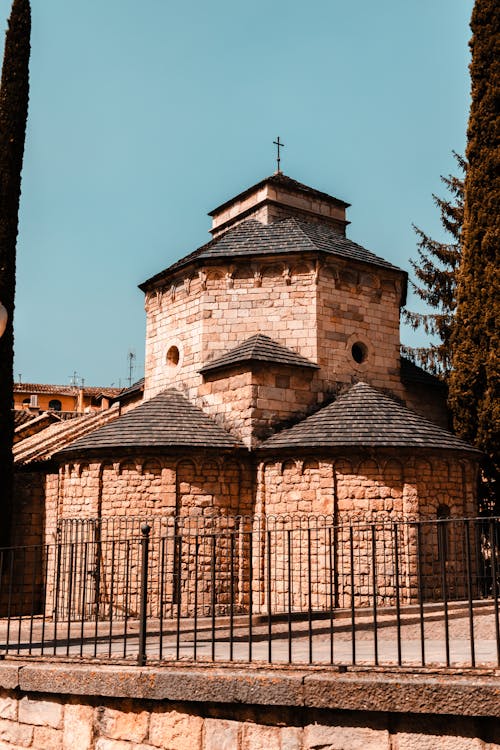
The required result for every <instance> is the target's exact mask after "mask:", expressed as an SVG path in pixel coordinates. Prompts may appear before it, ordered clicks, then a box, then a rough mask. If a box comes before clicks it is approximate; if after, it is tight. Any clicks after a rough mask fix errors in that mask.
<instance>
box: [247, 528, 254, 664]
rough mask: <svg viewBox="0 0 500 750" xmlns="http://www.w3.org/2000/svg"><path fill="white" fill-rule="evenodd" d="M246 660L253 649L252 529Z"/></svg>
mask: <svg viewBox="0 0 500 750" xmlns="http://www.w3.org/2000/svg"><path fill="white" fill-rule="evenodd" d="M248 545H249V555H248V661H252V655H253V654H252V650H253V531H249V532H248Z"/></svg>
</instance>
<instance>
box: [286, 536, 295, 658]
mask: <svg viewBox="0 0 500 750" xmlns="http://www.w3.org/2000/svg"><path fill="white" fill-rule="evenodd" d="M286 534H287V551H288V556H287V557H288V587H287V588H288V663H289V664H291V662H292V593H293V592H292V587H293V584H292V530H291V529H287V530H286Z"/></svg>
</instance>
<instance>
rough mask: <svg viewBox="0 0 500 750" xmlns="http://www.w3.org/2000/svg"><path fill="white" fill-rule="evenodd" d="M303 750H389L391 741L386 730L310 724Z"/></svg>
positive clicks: (305, 730) (305, 733)
mask: <svg viewBox="0 0 500 750" xmlns="http://www.w3.org/2000/svg"><path fill="white" fill-rule="evenodd" d="M304 750H391V739H390V736H389V732H388V731H387V730H386V729H371V728H369V727H345V726H344V727H341V726H325V725H322V724H310V725H309V726H307V727H306V728H305V729H304Z"/></svg>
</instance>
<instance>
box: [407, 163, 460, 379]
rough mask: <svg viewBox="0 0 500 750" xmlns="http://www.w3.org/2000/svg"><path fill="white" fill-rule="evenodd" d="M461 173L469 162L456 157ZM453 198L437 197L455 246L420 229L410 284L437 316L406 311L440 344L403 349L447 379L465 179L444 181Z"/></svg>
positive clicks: (412, 323)
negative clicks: (413, 278)
mask: <svg viewBox="0 0 500 750" xmlns="http://www.w3.org/2000/svg"><path fill="white" fill-rule="evenodd" d="M454 156H455V158H456V160H457V162H458V165H459V167H460V169H461V170H462V172H463V171H465V161H464V159H463V158H462V157H460V156H459V155H458V154H454ZM441 180H442V182H443V183H444V185H445V186H446V188H447V189H448V192H449V193H450V196H451V198H450V199H448V200H445V199H443V198H439V197H438V196H436V195H433V196H432V197H433V199H434V203H435V204H436V206H437V207H438V209H439V211H440V214H441V216H440V218H441V224H442V225H443V227H444V229H445V231H446V232H447V233H448V234H449V235H450V238H451V242H449V243H445V242H437V241H436V240H433V239H432V238H431V237H430V236H429V235H428V234H426V233H425V232H423V231H422V230H421V229H419V228H418V227H416V226H414V227H413V228H414V230H415V232H416V234H417V237H418V243H417V248H418V258H417V260H410V263H411V265H412V267H413V270H414V272H415V277H416V282H410V283H411V284H412V286H413V289H414V290H415V292H416V294H417V295H418V296H419V297H420V299H422V300H423V301H424V302H425V303H426V304H427V305H428V306H429V307H431V308H434V310H436V312H432V313H418V312H413V311H410V310H404V311H403V316H404V319H405V320H406V322H407V323H409V324H410V326H411V327H412V328H413V329H414V330H416V329H417V328H423V330H424V331H425V333H426V334H428V335H432V336H436V337H437V338H438V342H437V343H435V344H430V345H429V346H427V347H409V346H403V347H402V348H401V353H402V354H404V355H405V356H406V357H408V358H409V359H410V360H411V361H412V362H415V363H416V364H418V365H420V366H421V367H423V368H424V369H425V370H427V371H428V372H431V373H432V374H433V375H438V376H440V377H441V378H443V379H444V380H446V379H447V377H448V374H449V371H450V368H451V349H450V339H451V334H452V330H453V323H454V319H455V307H456V273H457V268H458V265H459V263H460V232H461V230H462V222H463V193H464V181H463V179H462V178H461V177H455V176H453V175H449V176H448V177H441Z"/></svg>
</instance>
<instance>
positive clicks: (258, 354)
mask: <svg viewBox="0 0 500 750" xmlns="http://www.w3.org/2000/svg"><path fill="white" fill-rule="evenodd" d="M253 361H258V362H273V363H276V364H282V365H291V366H293V367H310V368H312V369H319V366H318V365H317V364H315V363H314V362H311V360H309V359H307V358H306V357H303V356H302V355H301V354H298V353H297V352H294V351H292V350H291V349H289V348H288V347H286V346H283V344H279V343H278V342H277V341H274V340H273V339H271V338H269V336H265V335H264V334H263V333H257V334H255V336H251V337H250V338H248V339H246V341H243V343H242V344H239V345H238V346H236V347H234V349H230V350H229V351H228V352H225V354H223V355H222V356H220V357H217V359H214V360H212V361H211V362H208V363H207V364H206V365H204V366H203V367H202V368H201V370H199V372H200V373H202V374H205V373H208V372H213V371H214V370H220V369H222V368H225V367H231V366H234V365H238V364H241V363H242V362H253Z"/></svg>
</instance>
